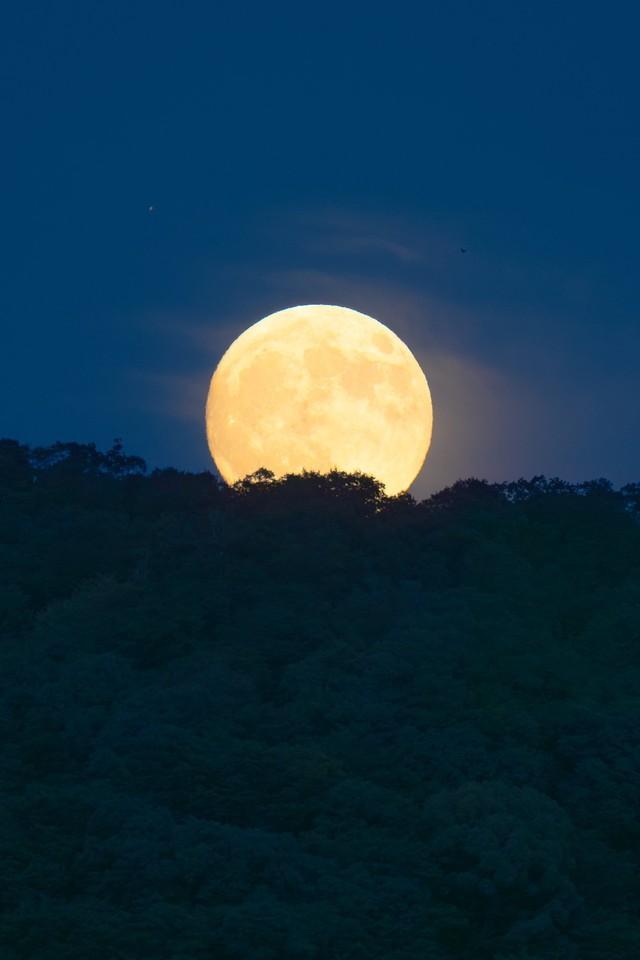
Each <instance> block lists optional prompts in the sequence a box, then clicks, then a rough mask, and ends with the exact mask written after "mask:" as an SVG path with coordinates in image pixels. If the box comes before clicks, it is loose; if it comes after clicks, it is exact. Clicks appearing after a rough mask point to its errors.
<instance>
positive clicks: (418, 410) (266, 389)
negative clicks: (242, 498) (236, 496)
mask: <svg viewBox="0 0 640 960" xmlns="http://www.w3.org/2000/svg"><path fill="white" fill-rule="evenodd" d="M206 424H207V440H208V442H209V449H210V451H211V455H212V457H213V459H214V461H215V463H216V466H217V467H218V470H219V471H220V473H221V474H222V476H223V478H224V479H225V480H226V481H227V483H234V482H235V481H236V480H240V479H242V478H243V477H245V476H246V475H247V474H249V473H254V472H255V471H256V470H258V469H259V468H260V467H265V468H266V469H267V470H271V471H272V472H273V473H274V474H275V476H276V477H281V476H283V475H284V474H286V473H301V472H302V471H303V470H314V471H318V472H319V473H328V472H329V471H330V470H332V469H338V470H344V471H346V472H348V473H353V472H356V471H360V472H362V473H366V474H369V475H372V476H374V477H375V478H376V479H377V480H380V481H381V482H382V483H383V484H384V485H385V492H386V493H387V494H388V495H393V494H396V493H399V492H401V491H404V490H407V489H408V487H409V486H410V485H411V484H412V483H413V481H414V480H415V478H416V476H417V474H418V472H419V471H420V468H421V467H422V464H423V463H424V459H425V457H426V455H427V451H428V449H429V444H430V443H431V430H432V425H433V412H432V406H431V394H430V392H429V386H428V384H427V380H426V377H425V375H424V373H423V372H422V369H421V367H420V365H419V363H418V361H417V360H416V359H415V357H414V356H413V354H412V353H411V351H410V350H409V348H408V347H407V346H406V345H405V344H404V343H403V342H402V340H400V338H399V337H397V336H396V334H395V333H393V332H392V331H391V330H390V329H389V328H388V327H385V326H384V324H382V323H379V322H378V321H377V320H374V319H373V317H368V316H366V315H365V314H364V313H358V311H356V310H349V309H348V308H347V307H336V306H326V305H322V304H311V305H308V306H301V307H290V308H289V309H287V310H279V311H278V312H277V313H272V314H270V316H268V317H265V318H264V319H263V320H259V321H258V322H257V323H254V324H253V325H252V326H250V327H248V328H247V329H246V330H245V331H244V333H242V334H241V335H240V336H239V337H238V338H237V340H234V341H233V343H232V344H231V346H230V347H229V349H228V350H227V352H226V353H225V354H224V356H223V357H222V359H221V360H220V363H219V364H218V366H217V368H216V370H215V372H214V374H213V377H212V379H211V385H210V387H209V394H208V397H207V404H206Z"/></svg>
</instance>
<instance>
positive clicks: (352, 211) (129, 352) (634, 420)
mask: <svg viewBox="0 0 640 960" xmlns="http://www.w3.org/2000/svg"><path fill="white" fill-rule="evenodd" d="M376 7H377V8H378V9H377V10H376ZM638 9H639V8H638V7H637V5H636V4H634V3H615V2H614V3H612V4H603V3H598V4H595V3H589V2H584V0H583V2H563V0H555V2H544V0H543V2H535V3H534V2H531V3H525V2H518V0H510V2H491V0H483V2H464V0H457V2H456V3H445V2H439V3H429V2H427V3H423V4H417V3H404V4H403V3H395V4H388V5H384V6H383V5H375V4H349V3H345V2H342V3H340V4H331V3H325V2H323V3H318V4H301V3H296V4H277V3H273V4H272V3H260V4H258V3H248V4H240V3H238V2H234V3H220V2H215V3H214V2H211V0H207V2H184V3H178V2H168V0H153V2H136V0H127V2H121V0H109V2H108V3H106V2H105V3H98V2H95V0H77V2H68V0H57V2H56V3H50V2H46V3H44V2H43V3H30V2H29V0H24V2H23V3H15V4H13V5H12V9H11V10H10V11H9V13H8V14H7V13H5V14H4V17H3V23H2V28H1V30H0V37H1V39H0V54H1V56H0V104H1V116H2V151H1V153H0V172H1V174H2V178H1V184H2V188H1V194H0V196H1V199H0V216H1V221H0V222H1V224H2V229H1V249H0V264H1V273H2V275H1V278H0V311H1V314H0V315H1V317H2V328H3V337H2V368H1V374H2V376H1V378H0V435H4V436H12V437H16V438H18V439H20V440H22V441H24V442H29V443H51V442H53V441H55V440H58V439H60V440H71V439H72V440H80V441H89V440H93V441H95V442H96V443H98V445H99V446H101V447H104V446H106V445H109V443H110V441H111V439H112V438H113V437H115V436H121V437H122V438H123V439H124V441H125V446H126V448H127V449H128V450H130V452H134V453H138V454H140V455H142V456H144V457H146V458H147V460H148V461H149V463H150V464H151V465H153V466H155V465H160V466H164V465H173V466H176V467H179V468H187V469H202V468H208V467H209V466H211V461H210V459H209V456H208V452H207V448H206V442H205V437H204V428H203V421H202V407H203V404H204V399H205V394H206V389H207V385H208V379H209V377H210V375H211V372H212V370H213V368H214V367H215V364H216V363H217V361H218V359H219V357H220V355H221V353H222V352H223V350H224V349H225V348H226V346H227V345H228V343H229V342H230V341H231V339H233V337H234V336H236V335H237V334H238V333H239V332H240V331H241V330H242V329H243V328H244V327H245V326H247V325H249V324H250V323H253V322H254V321H255V320H257V319H259V318H260V317H261V316H264V315H266V314H267V313H270V312H272V311H273V310H276V309H279V308H282V307H286V306H291V305H293V304H295V303H301V302H302V303H305V302H307V303H313V302H321V303H341V304H343V305H345V306H350V307H354V308H356V309H360V310H363V311H364V312H366V313H370V314H372V315H373V316H375V317H377V318H378V319H379V320H381V321H382V322H383V323H386V324H387V325H389V326H390V327H391V328H392V329H394V330H396V332H397V333H399V334H400V336H402V337H403V338H404V339H405V340H406V342H407V343H408V344H409V346H410V347H411V349H412V350H413V351H414V353H415V354H416V356H417V357H418V358H419V360H420V361H421V363H422V364H423V367H424V369H425V372H426V374H427V377H428V379H429V381H430V384H431V387H432V392H433V396H434V406H435V413H436V431H435V436H434V443H433V447H432V452H431V454H430V457H429V458H428V460H427V465H426V467H425V470H424V474H423V476H422V477H421V478H420V479H419V481H418V482H417V483H416V485H415V487H414V492H415V493H416V494H417V495H423V494H424V493H426V492H427V491H430V490H432V489H434V488H438V487H440V486H443V485H444V484H445V483H449V482H452V481H454V480H456V479H457V478H458V477H460V476H471V475H475V476H483V477H487V478H489V479H511V478H515V477H518V476H520V475H526V476H530V475H532V474H535V473H546V474H548V475H560V476H562V477H564V478H566V479H571V480H573V479H585V478H589V477H597V476H607V477H609V478H610V479H612V480H613V481H614V482H615V483H623V482H626V481H629V480H634V479H635V480H637V479H640V444H639V443H638V434H639V428H640V404H639V401H638V393H639V391H638V366H639V359H640V316H639V307H640V271H639V270H638V249H639V248H638V236H639V228H638V223H639V220H640V191H639V182H640V176H639V173H638V171H639V170H640V126H639V123H638V121H639V110H638V105H639V104H638V101H639V97H638V91H639V90H640V76H639V73H640V70H639V67H638V60H639V58H638V55H637V44H638V39H637V38H638V31H639V29H640V13H638V12H637V11H638ZM149 205H153V206H154V208H155V209H154V211H153V213H149V211H148V207H149ZM460 246H464V247H467V248H468V253H466V254H460V252H459V248H460Z"/></svg>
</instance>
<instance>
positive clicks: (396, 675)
mask: <svg viewBox="0 0 640 960" xmlns="http://www.w3.org/2000/svg"><path fill="white" fill-rule="evenodd" d="M639 507H640V493H639V488H638V486H630V487H628V488H625V489H623V490H622V491H614V490H613V489H612V488H611V486H610V485H609V484H608V483H606V482H605V481H596V482H591V483H587V484H581V485H569V484H566V483H563V482H561V481H558V480H546V479H545V478H543V477H535V478H534V479H533V480H531V481H524V480H521V481H519V482H517V483H510V484H499V485H498V484H488V483H484V482H481V481H478V480H468V481H465V482H461V483H458V484H456V485H455V486H453V487H451V488H450V489H448V490H444V491H442V492H441V493H439V494H438V495H436V496H434V497H432V498H431V499H430V500H428V501H425V502H423V503H415V502H414V501H413V500H412V499H411V497H409V496H401V497H396V498H391V499H387V498H385V497H384V496H383V495H382V491H381V488H380V486H379V485H378V484H377V483H376V482H375V481H374V480H372V479H371V478H368V477H364V476H359V475H345V474H340V473H333V474H331V475H329V476H318V475H314V474H309V475H305V476H302V477H289V478H286V479H285V480H282V481H275V480H274V479H273V477H272V476H271V475H270V474H268V473H267V472H266V471H261V472H259V473H258V474H256V475H254V476H253V477H250V478H247V479H246V480H245V481H243V482H242V483H239V484H237V485H236V486H235V487H234V488H232V489H227V488H224V487H222V486H221V485H219V484H218V483H217V482H216V480H215V479H214V478H213V477H212V476H211V475H210V474H201V475H198V476H194V475H191V474H184V473H179V472H177V471H174V470H162V471H155V472H153V473H151V474H147V473H146V470H145V465H144V463H143V462H142V461H141V460H139V459H138V458H136V457H129V456H127V455H125V453H124V452H123V449H122V445H121V444H120V443H119V442H116V444H115V445H114V447H113V449H112V450H110V451H108V452H107V453H106V454H102V453H100V452H98V451H97V450H96V449H95V447H94V446H92V445H81V444H56V445H55V446H54V447H51V448H48V449H36V450H30V449H28V448H27V447H24V446H21V445H20V444H18V443H16V442H14V441H9V440H6V441H2V442H0V569H1V576H0V584H1V586H0V631H1V634H2V642H1V644H0V657H1V660H2V662H1V664H0V683H1V684H2V688H3V689H2V711H1V715H0V726H1V733H0V747H1V759H0V763H1V770H0V775H1V781H2V785H3V786H2V790H3V801H2V807H1V814H0V869H1V870H2V871H3V876H2V881H1V883H0V899H1V901H2V919H1V920H0V924H1V925H0V944H2V947H1V948H0V955H1V956H2V958H3V960H31V958H37V960H87V958H89V957H91V958H95V960H147V958H148V960H289V958H290V960H369V958H380V960H448V958H463V960H543V958H544V960H637V958H638V957H639V956H640V919H639V916H638V903H639V902H640V819H639V811H640V528H639V526H638V522H637V519H638V510H639Z"/></svg>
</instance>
